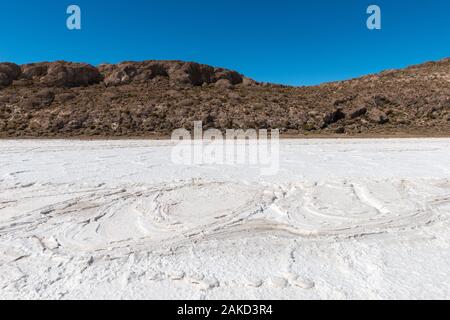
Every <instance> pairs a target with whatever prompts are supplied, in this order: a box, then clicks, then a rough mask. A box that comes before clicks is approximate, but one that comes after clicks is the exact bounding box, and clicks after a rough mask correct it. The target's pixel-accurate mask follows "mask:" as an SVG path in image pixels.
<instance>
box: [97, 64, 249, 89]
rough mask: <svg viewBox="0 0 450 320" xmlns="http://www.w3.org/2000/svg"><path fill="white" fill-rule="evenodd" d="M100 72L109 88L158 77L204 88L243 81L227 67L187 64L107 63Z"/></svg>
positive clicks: (177, 83)
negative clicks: (214, 84)
mask: <svg viewBox="0 0 450 320" xmlns="http://www.w3.org/2000/svg"><path fill="white" fill-rule="evenodd" d="M99 70H100V72H101V74H102V75H103V77H104V83H105V84H106V85H107V86H118V85H124V84H129V83H132V82H138V83H142V82H146V81H149V80H152V79H154V78H156V77H158V76H160V77H166V78H167V79H168V80H169V81H170V83H172V84H174V85H188V86H201V85H203V84H211V83H216V82H217V81H219V80H222V79H224V80H227V81H229V82H230V83H231V84H232V85H235V84H239V83H242V82H243V77H242V75H240V74H239V73H237V72H235V71H231V70H227V69H223V68H213V67H210V66H207V65H204V64H199V63H195V62H183V61H153V60H149V61H143V62H123V63H120V64H117V65H113V64H103V65H100V66H99Z"/></svg>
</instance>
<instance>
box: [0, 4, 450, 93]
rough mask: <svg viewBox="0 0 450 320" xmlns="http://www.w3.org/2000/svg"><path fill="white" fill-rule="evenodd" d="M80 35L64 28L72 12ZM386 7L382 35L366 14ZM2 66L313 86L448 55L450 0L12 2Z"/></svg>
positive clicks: (1, 23) (1, 13)
mask: <svg viewBox="0 0 450 320" xmlns="http://www.w3.org/2000/svg"><path fill="white" fill-rule="evenodd" d="M70 4H77V5H79V6H80V7H81V10H82V30H81V31H69V30H68V29H67V28H66V18H67V15H66V8H67V6H68V5H70ZM370 4H377V5H379V6H380V7H381V9H382V30H381V31H369V30H368V29H367V28H366V18H367V15H366V9H367V7H368V5H370ZM0 30H1V31H0V32H1V37H0V61H12V62H16V63H27V62H36V61H44V60H46V61H52V60H70V61H83V62H89V63H92V64H99V63H102V62H111V63H115V62H119V61H123V60H145V59H179V60H188V61H197V62H201V63H206V64H211V65H215V66H223V67H227V68H231V69H236V70H238V71H240V72H242V73H244V74H245V75H247V76H250V77H252V78H255V79H257V80H259V81H270V82H277V83H285V84H294V85H308V84H316V83H321V82H326V81H332V80H340V79H347V78H352V77H356V76H359V75H363V74H367V73H372V72H378V71H380V70H383V69H389V68H397V67H403V66H406V65H410V64H415V63H421V62H424V61H428V60H437V59H441V58H443V57H448V56H450V1H449V0H373V1H366V0H310V1H302V0H276V1H275V0H273V1H267V0H258V1H255V0H247V1H246V0H240V1H238V0H184V1H182V0H126V1H124V0H123V1H122V0H108V1H107V0H72V1H66V0H39V1H38V0H28V1H24V0H14V1H1V3H0Z"/></svg>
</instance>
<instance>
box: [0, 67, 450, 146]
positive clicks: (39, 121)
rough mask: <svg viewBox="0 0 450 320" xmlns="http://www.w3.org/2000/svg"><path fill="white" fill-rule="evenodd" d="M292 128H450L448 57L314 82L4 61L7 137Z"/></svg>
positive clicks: (419, 131)
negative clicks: (197, 124) (199, 126)
mask: <svg viewBox="0 0 450 320" xmlns="http://www.w3.org/2000/svg"><path fill="white" fill-rule="evenodd" d="M200 120H201V121H203V124H204V126H205V128H212V127H214V128H218V129H228V128H242V129H249V128H255V129H259V128H267V129H272V128H277V129H280V130H281V132H282V133H285V134H291V135H312V136H314V135H325V136H326V135H336V134H340V135H351V136H358V135H374V136H377V135H393V134H414V135H443V136H447V135H450V59H444V60H441V61H438V62H428V63H425V64H421V65H417V66H412V67H409V68H406V69H402V70H392V71H385V72H382V73H380V74H375V75H369V76H365V77H362V78H358V79H352V80H348V81H340V82H333V83H327V84H323V85H319V86H311V87H289V86H281V85H274V84H267V83H257V82H256V81H253V80H251V79H249V78H246V77H244V76H242V75H241V74H239V73H237V72H235V71H230V70H226V69H222V68H214V67H210V66H206V65H201V64H197V63H191V62H181V61H144V62H124V63H120V64H117V65H111V64H104V65H100V66H98V67H94V66H91V65H88V64H83V63H70V62H64V61H59V62H52V63H47V62H45V63H36V64H27V65H22V66H18V65H16V64H13V63H0V137H81V136H85V137H90V136H92V137H96V136H97V137H99V136H101V137H130V136H136V137H138V136H154V135H160V136H167V135H169V134H170V133H171V132H172V130H174V129H177V128H181V127H184V128H187V129H191V128H192V126H193V122H194V121H200Z"/></svg>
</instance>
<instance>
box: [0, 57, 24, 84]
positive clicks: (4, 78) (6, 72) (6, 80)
mask: <svg viewBox="0 0 450 320" xmlns="http://www.w3.org/2000/svg"><path fill="white" fill-rule="evenodd" d="M21 73H22V71H21V69H20V67H19V66H18V65H17V64H15V63H9V62H4V63H0V86H9V85H11V84H12V83H13V81H14V80H17V79H18V78H19V76H20V74H21Z"/></svg>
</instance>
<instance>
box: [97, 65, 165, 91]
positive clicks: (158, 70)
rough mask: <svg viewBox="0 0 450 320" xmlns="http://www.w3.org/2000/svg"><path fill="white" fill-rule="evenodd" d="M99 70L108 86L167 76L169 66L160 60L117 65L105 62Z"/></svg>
mask: <svg viewBox="0 0 450 320" xmlns="http://www.w3.org/2000/svg"><path fill="white" fill-rule="evenodd" d="M99 70H100V72H101V73H102V75H103V76H104V78H105V79H104V82H105V84H106V85H107V86H118V85H122V84H128V83H131V82H133V81H136V82H145V81H148V80H151V79H154V78H155V77H157V76H167V68H166V67H165V66H164V65H163V64H161V63H158V62H151V61H147V62H123V63H120V64H117V65H112V64H103V65H100V66H99Z"/></svg>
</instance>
